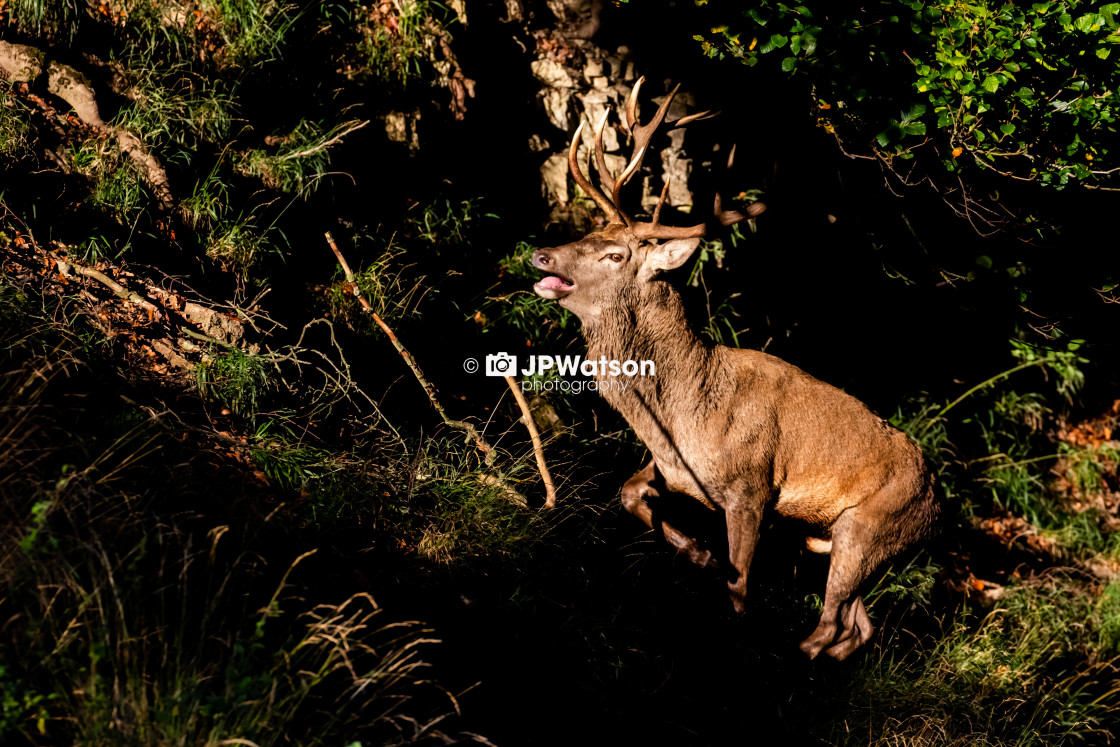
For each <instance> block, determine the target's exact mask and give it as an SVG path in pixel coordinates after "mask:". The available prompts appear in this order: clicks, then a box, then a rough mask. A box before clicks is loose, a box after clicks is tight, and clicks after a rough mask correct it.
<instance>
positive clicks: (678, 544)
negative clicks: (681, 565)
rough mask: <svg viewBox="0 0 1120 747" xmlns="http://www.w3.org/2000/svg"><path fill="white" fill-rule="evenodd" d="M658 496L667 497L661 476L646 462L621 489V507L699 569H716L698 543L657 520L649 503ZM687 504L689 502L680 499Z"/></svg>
mask: <svg viewBox="0 0 1120 747" xmlns="http://www.w3.org/2000/svg"><path fill="white" fill-rule="evenodd" d="M662 493H668V490H667V489H666V487H665V484H664V482H663V481H662V479H661V474H660V473H659V472H658V471H657V463H656V462H655V461H654V460H652V459H651V460H650V462H649V464H647V465H646V466H645V468H644V469H642V470H641V471H640V472H638V473H637V474H636V475H634V476H633V477H631V478H630V479H629V480H627V481H626V484H625V485H623V486H622V505H623V507H624V508H625V509H626V510H627V511H629V512H630V513H632V514H634V515H635V516H637V517H638V518H639V519H641V520H642V521H643V522H644V523H645V525H646V526H648V527H649V528H650V529H652V530H653V531H655V532H658V533H659V534H661V536H662V537H663V538H664V539H665V541H666V542H668V543H669V544H670V545H672V546H673V547H674V548H675V549H676V551H677V552H679V553H682V554H684V555H687V556H688V559H689V560H691V561H692V562H693V563H695V564H696V565H698V566H700V567H701V568H706V567H712V568H715V567H718V565H719V564H718V563H717V561H716V559H715V558H714V557H713V556H712V552H711V550H707V549H701V547H700V545H699V543H698V542H697V541H696V540H695V539H693V538H692V537H689V536H687V535H686V534H684V533H683V532H681V531H680V530H678V529H676V528H675V527H673V526H672V525H671V524H669V523H668V522H666V521H665V520H664V519H663V518H662V517H661V516H659V515H658V514H657V513H656V512H655V511H654V510H653V507H652V506H651V505H650V503H649V499H657V498H659V497H661V496H662ZM684 498H685V500H688V501H691V500H693V499H692V498H688V497H687V496H685V497H684Z"/></svg>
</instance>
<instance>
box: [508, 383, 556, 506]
mask: <svg viewBox="0 0 1120 747" xmlns="http://www.w3.org/2000/svg"><path fill="white" fill-rule="evenodd" d="M502 378H504V379H505V380H506V383H507V384H509V389H510V391H511V392H513V398H514V399H515V400H517V406H518V407H520V408H521V414H522V416H523V418H522V419H523V420H524V421H525V428H526V429H528V431H529V438H531V439H532V440H533V455H534V456H536V458H537V468H538V469H540V471H541V479H542V480H544V494H545V498H544V507H545V508H555V507H556V485H554V484H553V482H552V475H550V474H548V465H547V464H546V463H545V461H544V446H543V445H542V444H541V434H540V433H538V432H537V425H536V423H534V422H533V415H532V413H530V412H529V403H528V402H526V401H525V395H524V394H522V393H521V390H520V389H518V388H517V382H516V381H514V378H513V377H512V376H503V377H502Z"/></svg>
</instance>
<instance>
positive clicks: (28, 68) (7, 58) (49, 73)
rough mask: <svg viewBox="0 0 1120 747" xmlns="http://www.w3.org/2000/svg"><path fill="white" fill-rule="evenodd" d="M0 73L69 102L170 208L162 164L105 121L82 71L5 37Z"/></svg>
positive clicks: (162, 204) (137, 141)
mask: <svg viewBox="0 0 1120 747" xmlns="http://www.w3.org/2000/svg"><path fill="white" fill-rule="evenodd" d="M0 75H3V77H5V78H7V79H8V80H9V81H13V82H16V81H26V82H27V83H29V84H32V85H35V84H41V83H42V82H45V83H46V90H47V92H48V93H51V94H53V95H54V96H57V97H58V98H60V99H62V100H63V101H65V102H66V103H67V104H69V105H70V107H71V108H72V109H73V110H74V116H76V117H77V118H78V119H80V120H81V121H82V122H83V123H84V124H87V125H89V126H90V127H92V128H94V129H96V130H98V131H99V132H102V133H104V134H106V135H109V136H111V137H113V138H115V139H116V141H117V147H118V148H119V149H120V153H121V155H122V156H123V157H125V158H127V159H128V160H130V161H132V163H133V164H134V165H135V166H136V168H137V169H138V170H139V172H140V175H141V176H142V177H143V179H144V181H145V182H146V183H147V185H148V187H149V188H150V189H151V190H152V193H153V194H154V195H155V197H156V200H157V202H158V203H159V207H160V209H161V210H162V211H163V212H165V213H169V212H171V210H172V209H174V207H175V196H174V195H173V194H172V192H171V185H170V182H169V180H168V178H167V171H166V170H165V169H164V168H163V164H162V163H160V161H159V159H158V158H156V157H155V156H154V155H153V154H152V152H151V151H150V150H148V148H146V147H145V146H144V144H143V142H141V140H140V138H139V137H137V136H136V134H135V133H133V132H130V131H129V130H126V129H124V128H123V127H113V126H111V125H108V124H106V122H105V121H104V120H103V119H102V118H101V111H100V109H99V108H98V105H97V95H96V94H95V93H94V90H93V84H92V83H90V81H89V79H88V78H87V77H86V76H85V75H83V74H82V73H81V72H79V71H78V70H75V69H74V68H72V67H70V66H69V65H63V64H62V63H60V62H55V61H49V62H48V61H47V55H46V53H45V52H43V51H42V50H40V49H37V48H35V47H32V46H30V45H27V44H13V43H11V42H6V41H0ZM44 79H45V81H44Z"/></svg>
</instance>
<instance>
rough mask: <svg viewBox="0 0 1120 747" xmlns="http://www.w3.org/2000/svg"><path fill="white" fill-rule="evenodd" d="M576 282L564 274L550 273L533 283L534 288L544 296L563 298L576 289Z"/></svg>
mask: <svg viewBox="0 0 1120 747" xmlns="http://www.w3.org/2000/svg"><path fill="white" fill-rule="evenodd" d="M575 288H576V284H575V283H573V282H572V281H571V280H568V279H567V278H566V277H564V276H562V275H548V276H546V277H544V278H541V279H540V280H538V281H537V282H536V283H535V284H534V285H533V290H535V291H536V292H537V295H538V296H541V297H542V298H552V299H557V298H563V297H564V296H566V295H568V294H569V293H571V292H572V291H573V290H575Z"/></svg>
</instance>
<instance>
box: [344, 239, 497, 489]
mask: <svg viewBox="0 0 1120 747" xmlns="http://www.w3.org/2000/svg"><path fill="white" fill-rule="evenodd" d="M324 235H325V236H326V238H327V243H328V244H330V247H331V251H333V252H334V256H335V258H336V259H337V260H338V264H339V267H341V268H342V272H343V273H344V274H345V275H346V282H347V283H349V284H350V290H351V292H352V293H353V294H354V296H355V297H356V298H357V299H358V301H359V302H360V303H361V304H362V308H364V309H365V310H366V312H368V313H369V315H370V316H371V317H373V321H374V322H376V323H377V326H378V327H381V330H382V331H383V332H384V333H385V334H386V336H388V338H389V342H391V343H393V347H395V348H396V349H397V352H398V353H400V354H401V357H402V358H404V362H405V363H406V364H408V367H409V368H410V369H412V375H413V376H415V377H416V380H417V381H419V382H420V386H422V387H423V388H424V392H425V393H426V394H427V395H428V400H429V401H431V403H432V407H434V408H435V410H436V412H437V413H439V416H440V418H441V419H442V420H443V422H444V423H445V424H446V425H449V426H451V427H452V428H455V429H457V430H460V431H463V432H464V433H466V434H467V437H468V438H469V439H470V440H472V441H474V444H475V446H477V447H478V450H479V451H481V452H482V453H483V455H484V461H485V463H486V466H487V467H490V466H492V465H493V464H494V461H495V460H496V459H497V458H498V452H496V451H494V447H493V446H491V445H490V444H489V443H487V442H486V439H485V438H483V437H482V434H481V433H479V432H478V429H477V428H475V427H474V425H472V424H471V423H467V422H465V421H462V420H452V419H451V418H450V417H448V415H447V411H446V410H444V409H443V405H442V404H440V401H439V399H438V398H437V397H436V388H435V387H434V386H432V384H431V382H429V381H428V380H427V378H425V377H424V372H423V371H421V370H420V366H419V365H417V363H416V359H415V358H413V357H412V353H410V352H408V349H407V348H405V346H404V345H403V344H401V341H400V340H398V339H397V336H396V334H394V333H393V330H391V329H390V328H389V325H387V324H386V323H385V322H384V320H382V319H381V317H380V316H379V315H378V314H377V312H376V311H374V310H373V307H372V306H370V303H369V301H367V300H366V299H365V296H363V295H362V291H361V289H360V288H359V287H358V283H357V282H356V281H355V280H354V273H353V272H351V270H350V265H349V264H347V262H346V258H345V257H343V256H342V252H340V251H339V250H338V245H337V244H335V243H334V237H333V236H331V233H330V231H328V232H327V233H326V234H324Z"/></svg>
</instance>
